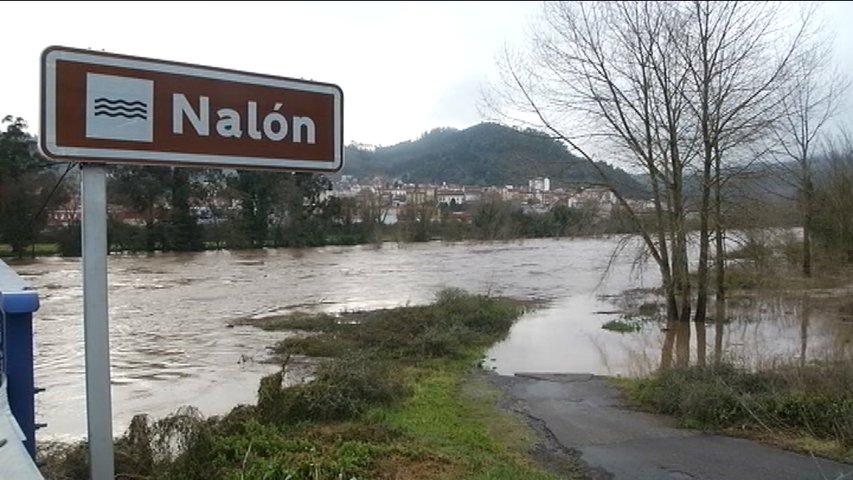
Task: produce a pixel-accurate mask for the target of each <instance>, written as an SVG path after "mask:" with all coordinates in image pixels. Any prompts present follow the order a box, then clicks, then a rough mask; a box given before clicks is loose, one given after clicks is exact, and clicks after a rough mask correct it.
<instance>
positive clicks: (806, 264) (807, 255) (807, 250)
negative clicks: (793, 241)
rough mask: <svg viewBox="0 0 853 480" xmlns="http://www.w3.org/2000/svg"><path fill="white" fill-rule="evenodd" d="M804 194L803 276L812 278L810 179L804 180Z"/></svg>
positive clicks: (811, 196)
mask: <svg viewBox="0 0 853 480" xmlns="http://www.w3.org/2000/svg"><path fill="white" fill-rule="evenodd" d="M805 187H806V188H805V192H803V195H804V198H803V202H804V203H805V205H804V206H803V209H804V212H803V275H805V276H806V277H811V276H812V202H813V197H814V187H813V186H812V183H811V179H807V180H806V185H805Z"/></svg>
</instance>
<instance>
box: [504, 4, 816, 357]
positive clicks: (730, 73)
mask: <svg viewBox="0 0 853 480" xmlns="http://www.w3.org/2000/svg"><path fill="white" fill-rule="evenodd" d="M781 8H782V7H781V6H779V5H777V4H745V5H741V4H739V3H738V2H701V1H694V2H638V1H623V2H593V3H587V2H547V3H546V4H545V7H544V11H543V16H542V25H541V28H539V29H537V30H536V32H535V33H534V37H533V48H532V52H531V55H530V56H520V55H512V54H511V53H509V52H508V53H507V55H506V56H505V57H504V61H503V62H502V65H501V67H502V68H503V76H502V77H503V80H504V83H503V85H502V86H501V87H500V88H498V89H496V90H495V92H493V93H495V95H493V96H491V97H490V98H489V99H488V100H489V102H490V104H491V106H492V107H495V108H496V109H497V111H499V112H502V114H503V115H504V118H510V119H512V120H515V121H522V122H526V123H532V124H534V125H538V126H541V127H544V128H546V129H547V130H548V131H549V132H550V133H551V134H552V135H554V136H555V137H556V138H558V139H560V140H562V141H563V142H565V143H566V144H567V145H568V146H569V147H570V149H571V150H572V152H573V153H575V154H576V155H578V156H580V157H581V158H584V159H586V160H587V161H588V162H589V163H590V164H591V165H593V166H595V165H597V163H596V160H597V159H598V158H600V157H602V156H605V155H606V156H608V157H610V158H613V157H615V158H617V159H618V160H619V161H621V162H624V163H630V164H631V165H632V166H633V167H634V169H635V170H641V171H642V172H643V173H644V175H645V176H646V182H647V184H648V186H649V190H650V196H651V200H652V203H653V205H654V206H653V213H652V214H651V215H647V216H645V217H644V218H643V221H640V220H641V219H640V216H639V213H638V212H636V211H635V210H634V208H633V206H632V204H631V203H630V202H628V201H627V200H626V199H625V198H624V197H623V196H622V195H620V192H619V191H618V190H617V189H615V188H612V187H613V185H612V184H610V185H609V186H610V187H611V191H613V193H614V195H615V196H616V198H617V199H618V201H619V203H620V205H621V208H622V210H623V211H624V212H625V214H626V215H627V216H628V217H629V218H631V219H633V221H634V223H635V225H636V228H637V230H638V231H639V234H640V236H641V238H642V239H643V242H644V245H645V248H646V250H647V251H648V253H649V256H650V257H651V258H652V259H653V260H654V261H655V263H656V265H657V267H658V269H659V271H660V275H661V280H662V286H663V295H664V298H665V303H666V312H667V320H668V323H669V329H668V331H669V332H670V333H669V334H668V335H667V338H666V342H665V345H664V353H663V356H662V366H663V367H667V366H668V365H670V362H671V360H672V356H671V355H672V350H673V347H675V351H676V361H677V363H678V364H680V365H686V364H687V363H688V360H689V344H690V343H689V339H690V327H689V325H690V323H689V322H690V320H691V313H692V312H693V311H694V310H693V306H694V303H693V302H694V293H695V294H696V298H698V299H699V301H698V302H697V303H696V304H695V306H696V310H695V313H696V317H695V319H696V321H697V322H699V323H700V324H702V325H703V324H704V319H705V311H706V308H707V297H708V289H709V286H708V283H709V282H708V272H709V251H710V244H709V239H710V228H711V219H712V218H714V217H715V218H716V219H715V222H714V223H715V227H716V230H717V239H718V240H717V244H718V249H719V250H720V251H718V252H717V256H718V257H721V255H722V251H721V250H722V246H721V245H722V236H723V235H722V225H721V223H722V222H721V221H720V219H719V217H720V215H719V204H720V203H721V201H722V199H721V198H720V188H721V187H720V185H721V178H720V175H721V171H722V170H723V169H722V167H721V163H722V162H724V161H731V162H733V161H737V160H739V159H738V158H737V156H736V155H734V152H735V151H736V147H737V146H740V145H743V144H746V143H750V142H752V141H754V140H755V139H756V138H757V137H759V136H760V135H761V134H762V132H764V131H766V129H767V128H768V125H770V124H771V123H772V121H773V120H774V115H775V111H774V108H773V107H774V104H775V102H777V101H778V100H776V99H777V98H778V97H777V96H775V95H774V93H775V92H777V91H778V90H779V89H780V88H781V85H782V84H783V80H784V79H785V73H786V71H787V65H788V64H789V62H790V61H791V59H792V58H794V57H795V56H797V55H798V54H799V52H800V50H801V49H802V47H803V44H804V42H805V36H804V34H803V32H804V31H805V30H806V27H807V26H808V22H807V21H804V22H802V23H801V24H798V25H796V26H794V27H793V28H786V26H785V25H782V22H781V20H782V19H783V18H784V15H782V11H781ZM598 171H599V174H600V175H601V177H602V178H601V181H602V182H603V183H605V184H608V183H609V182H610V179H609V178H608V177H607V174H606V172H604V171H602V170H600V169H599V170H598ZM697 174H698V177H699V178H700V179H701V189H700V193H701V194H700V200H699V204H698V205H692V204H691V200H692V198H691V195H690V192H689V191H688V189H687V188H686V181H687V180H688V179H689V178H691V177H695V176H697ZM715 188H716V190H715ZM715 191H716V195H715V197H716V198H715V200H716V202H714V203H715V204H716V205H714V207H713V208H712V202H711V194H712V192H715ZM715 210H716V211H717V215H716V216H712V213H713V212H714V211H715ZM693 212H696V213H697V214H698V216H699V220H700V232H699V243H700V255H699V257H700V258H699V260H700V262H699V271H698V272H697V273H698V275H697V280H696V285H695V287H696V290H697V291H696V292H694V289H693V287H694V285H693V280H692V278H691V276H690V262H689V256H688V252H689V242H688V231H687V228H688V227H687V219H688V216H689V215H691V214H693ZM717 266H718V269H720V270H722V266H723V264H722V263H721V262H718V263H717ZM721 274H722V272H720V275H721ZM719 278H722V277H719ZM721 286H722V284H721V283H720V284H719V287H720V288H721ZM700 328H701V329H702V333H704V326H701V327H700ZM702 339H703V337H700V341H701V340H702ZM700 350H701V352H702V353H700V359H701V360H702V361H704V345H703V346H702V347H701V348H700Z"/></svg>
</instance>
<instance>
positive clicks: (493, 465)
mask: <svg viewBox="0 0 853 480" xmlns="http://www.w3.org/2000/svg"><path fill="white" fill-rule="evenodd" d="M418 376H419V377H421V378H420V380H419V381H418V382H417V384H416V386H415V389H414V393H413V394H412V396H411V397H409V398H408V399H407V400H406V401H405V402H403V403H402V404H400V405H399V406H396V407H394V408H392V409H390V410H388V411H386V412H383V413H384V417H385V419H386V420H387V421H388V423H389V424H390V425H393V426H394V427H396V428H399V429H400V430H402V431H403V432H405V433H406V434H408V435H411V436H412V437H414V438H417V439H418V440H419V442H421V443H422V444H423V445H424V446H425V447H426V448H427V449H428V450H430V451H434V452H437V453H439V454H440V455H442V456H443V457H445V458H447V459H449V460H450V465H452V467H453V468H452V469H451V470H453V472H454V475H453V476H452V478H466V479H494V480H499V479H506V480H514V479H521V478H524V479H543V480H545V479H556V478H558V477H556V476H554V475H552V474H550V473H547V472H544V471H543V470H541V469H540V468H539V467H538V466H536V465H535V464H534V463H533V462H532V461H531V460H530V459H529V458H528V457H527V454H526V452H527V449H528V448H530V447H532V446H533V444H534V443H535V437H534V435H533V433H532V432H531V431H530V430H529V427H527V426H526V425H525V424H524V423H523V422H522V421H521V420H520V419H519V418H517V417H513V416H511V415H509V414H507V413H506V412H503V411H500V410H499V409H498V407H497V406H496V405H497V403H498V401H499V398H500V397H499V395H500V394H499V392H498V390H497V388H496V387H495V386H494V385H491V384H489V383H488V382H487V381H485V380H484V379H482V378H481V377H478V376H476V375H470V374H465V373H464V372H463V369H462V368H458V367H457V368H452V369H428V370H424V371H421V372H419V374H418Z"/></svg>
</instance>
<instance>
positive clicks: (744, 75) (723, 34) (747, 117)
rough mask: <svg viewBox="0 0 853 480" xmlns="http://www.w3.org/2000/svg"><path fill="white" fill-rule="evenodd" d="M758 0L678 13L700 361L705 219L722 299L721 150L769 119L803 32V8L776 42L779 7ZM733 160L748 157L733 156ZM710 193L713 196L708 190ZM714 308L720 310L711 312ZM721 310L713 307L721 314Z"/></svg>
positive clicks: (698, 5)
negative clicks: (691, 139) (692, 187)
mask: <svg viewBox="0 0 853 480" xmlns="http://www.w3.org/2000/svg"><path fill="white" fill-rule="evenodd" d="M772 7H773V6H772V5H769V4H763V3H745V2H737V1H715V2H711V1H707V0H705V1H693V2H691V3H690V4H689V10H687V11H686V12H685V13H684V14H685V15H687V16H688V18H689V19H690V27H689V28H688V29H686V30H684V31H682V32H681V33H682V36H681V38H682V40H681V41H680V42H678V45H680V46H681V50H680V54H681V55H682V56H683V57H684V61H685V63H686V64H687V65H688V68H689V70H690V77H691V83H690V88H689V89H687V90H686V91H685V94H687V95H688V98H687V102H688V105H689V106H690V113H691V115H692V116H693V117H694V118H695V119H696V120H695V121H696V126H697V132H696V134H697V136H698V137H699V138H700V142H699V143H701V153H700V158H701V162H700V165H699V166H698V170H699V177H700V178H701V195H700V197H701V198H700V204H699V212H698V213H699V259H698V267H697V275H696V282H697V285H696V291H697V299H696V309H695V316H694V321H695V323H696V332H697V340H698V341H697V346H698V352H697V354H698V355H697V358H698V363H699V365H705V319H706V315H707V303H708V298H709V290H710V289H709V288H708V284H709V277H710V268H709V258H710V227H711V221H712V219H713V223H714V230H715V233H716V242H715V243H716V247H717V252H716V256H717V262H716V269H717V280H718V281H717V285H716V287H717V288H716V293H717V296H718V301H719V303H720V304H723V302H724V297H725V290H724V283H723V279H724V272H725V264H724V263H723V255H724V229H723V223H722V215H721V203H722V194H721V191H722V185H723V183H724V182H725V179H724V178H723V175H722V165H723V155H724V154H728V155H730V154H731V153H732V152H735V151H738V150H740V149H742V147H744V146H746V145H750V144H751V143H753V142H754V141H755V140H756V139H758V138H761V137H762V136H763V135H765V134H766V133H767V132H768V129H769V127H770V126H771V125H772V124H773V120H774V116H773V113H774V110H775V107H776V104H777V103H778V98H779V95H778V92H779V91H780V90H781V89H782V86H783V81H784V79H785V74H786V71H787V68H788V65H789V63H790V62H791V59H792V56H793V55H794V54H795V53H796V52H797V51H798V49H799V48H800V46H801V44H802V40H803V38H804V37H805V32H806V31H807V27H808V26H809V25H810V18H811V16H810V15H808V16H805V17H804V18H803V21H802V22H801V23H800V24H799V26H798V28H797V29H796V30H794V31H793V32H792V33H793V35H792V37H791V38H790V39H789V40H788V41H783V42H779V40H780V37H779V35H778V34H777V33H776V31H775V28H776V26H777V25H778V24H779V23H780V21H779V18H778V17H779V16H780V13H781V12H780V10H779V9H778V8H772ZM738 160H739V161H740V162H741V163H744V162H745V161H748V159H744V158H740V159H738ZM712 192H713V193H714V200H715V202H714V204H713V205H712V202H711V193H712ZM718 313H721V312H718ZM722 317H724V313H722V314H718V315H717V320H718V321H722Z"/></svg>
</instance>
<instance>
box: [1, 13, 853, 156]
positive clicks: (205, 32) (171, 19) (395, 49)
mask: <svg viewBox="0 0 853 480" xmlns="http://www.w3.org/2000/svg"><path fill="white" fill-rule="evenodd" d="M539 9H540V6H539V4H538V2H494V3H492V2H470V3H468V2H437V3H409V2H406V3H385V2H383V3H378V2H377V3H351V2H347V3H327V2H305V3H302V2H296V3H279V2H276V3H266V2H265V3H252V2H234V3H221V2H193V3H180V2H166V3H149V2H145V3H125V2H98V3H86V2H76V3H71V2H61V3H54V4H50V3H44V2H37V3H32V4H30V3H26V2H3V5H2V7H0V32H2V34H3V47H2V48H0V65H2V69H0V72H2V75H1V76H0V116H5V115H7V114H11V115H15V116H21V117H24V118H25V119H26V120H27V121H29V122H30V124H31V129H30V130H31V131H32V132H33V133H35V132H37V129H38V108H39V106H38V102H39V56H40V54H41V51H42V50H43V49H44V48H45V47H47V46H49V45H62V46H68V47H77V48H91V49H97V50H106V51H108V52H114V53H122V54H127V55H137V56H143V57H152V58H159V59H165V60H174V61H181V62H189V63H198V64H202V65H211V66H217V67H224V68H232V69H238V70H246V71H250V72H258V73H266V74H272V75H280V76H287V77H296V78H307V79H314V80H318V81H323V82H330V83H336V84H338V85H340V86H341V88H343V90H344V98H345V102H344V103H345V104H344V111H345V140H346V142H347V143H349V142H351V141H358V142H362V143H369V144H377V145H390V144H394V143H397V142H400V141H404V140H408V139H413V138H416V137H418V136H419V135H420V134H421V133H423V132H424V131H427V130H430V129H432V128H435V127H445V126H449V127H457V128H464V127H467V126H470V125H473V124H475V123H477V122H479V121H480V120H481V119H480V116H479V114H478V111H477V103H478V101H479V99H480V89H481V86H482V85H483V83H484V82H485V81H487V80H488V79H489V78H490V77H492V78H493V77H494V76H495V75H496V73H495V57H496V56H497V55H498V54H499V53H500V51H501V50H502V49H503V46H504V45H505V44H509V45H514V46H523V44H524V43H525V40H526V38H527V34H526V32H527V31H528V28H529V25H530V23H531V21H532V20H533V19H534V17H535V15H536V14H537V13H538V12H539ZM825 13H826V14H827V16H828V18H830V19H831V20H830V21H831V22H832V23H834V24H835V25H838V26H839V28H837V29H836V30H837V31H838V53H839V58H840V59H841V61H842V63H844V64H845V65H846V69H847V71H848V72H849V73H851V74H853V29H851V28H850V25H853V3H851V2H831V3H828V4H827V5H825Z"/></svg>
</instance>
